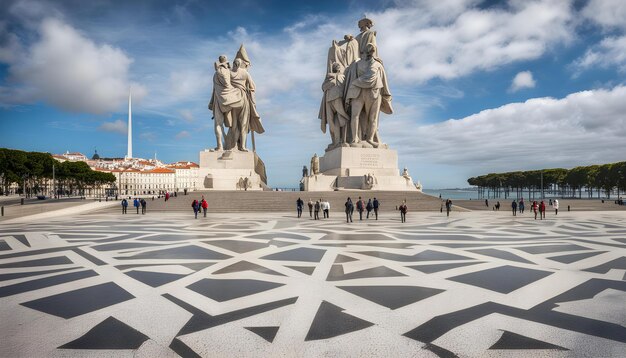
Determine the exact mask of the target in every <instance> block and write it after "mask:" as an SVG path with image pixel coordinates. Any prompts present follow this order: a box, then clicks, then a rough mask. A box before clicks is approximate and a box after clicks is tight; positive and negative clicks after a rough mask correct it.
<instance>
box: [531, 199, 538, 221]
mask: <svg viewBox="0 0 626 358" xmlns="http://www.w3.org/2000/svg"><path fill="white" fill-rule="evenodd" d="M531 209H532V210H533V212H534V213H535V220H537V210H538V209H539V206H538V205H537V202H536V201H533V205H532V206H531Z"/></svg>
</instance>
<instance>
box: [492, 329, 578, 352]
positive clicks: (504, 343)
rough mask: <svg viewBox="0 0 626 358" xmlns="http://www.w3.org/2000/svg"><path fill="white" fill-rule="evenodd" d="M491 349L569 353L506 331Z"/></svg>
mask: <svg viewBox="0 0 626 358" xmlns="http://www.w3.org/2000/svg"><path fill="white" fill-rule="evenodd" d="M489 349H556V350H560V351H567V350H568V349H567V348H563V347H561V346H557V345H556V344H552V343H547V342H544V341H540V340H538V339H534V338H530V337H526V336H522V335H521V334H517V333H513V332H509V331H504V332H503V333H502V336H500V339H498V341H497V342H496V343H494V344H493V345H492V346H491V347H489Z"/></svg>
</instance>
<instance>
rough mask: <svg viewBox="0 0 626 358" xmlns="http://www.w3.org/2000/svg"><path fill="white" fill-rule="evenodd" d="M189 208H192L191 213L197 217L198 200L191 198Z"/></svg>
mask: <svg viewBox="0 0 626 358" xmlns="http://www.w3.org/2000/svg"><path fill="white" fill-rule="evenodd" d="M191 208H192V209H193V215H194V216H195V218H196V219H197V218H198V211H200V204H199V203H198V200H196V199H193V201H192V202H191Z"/></svg>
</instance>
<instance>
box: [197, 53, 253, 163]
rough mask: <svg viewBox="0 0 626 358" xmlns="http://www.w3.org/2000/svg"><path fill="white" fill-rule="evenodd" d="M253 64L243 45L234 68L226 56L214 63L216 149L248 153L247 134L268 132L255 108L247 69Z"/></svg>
mask: <svg viewBox="0 0 626 358" xmlns="http://www.w3.org/2000/svg"><path fill="white" fill-rule="evenodd" d="M250 65H251V63H250V59H249V58H248V54H247V52H246V49H245V48H244V47H243V45H241V47H240V48H239V51H238V52H237V55H236V56H235V60H234V61H233V65H232V68H231V65H230V63H229V62H228V59H227V58H226V56H224V55H222V56H220V57H219V59H218V61H217V62H215V74H214V75H213V93H212V95H211V100H210V102H209V110H211V111H213V120H214V128H215V139H216V142H217V147H216V148H215V150H216V151H222V150H233V149H238V150H240V151H243V152H247V151H248V150H247V148H246V140H247V136H248V133H249V132H250V131H252V132H257V133H259V134H260V133H263V132H265V129H263V124H262V123H261V117H260V116H259V113H258V112H257V110H256V100H255V96H254V92H255V90H256V87H255V85H254V81H253V80H252V76H250V73H248V70H247V69H248V68H249V67H250ZM225 127H226V128H228V133H225ZM253 145H254V134H253Z"/></svg>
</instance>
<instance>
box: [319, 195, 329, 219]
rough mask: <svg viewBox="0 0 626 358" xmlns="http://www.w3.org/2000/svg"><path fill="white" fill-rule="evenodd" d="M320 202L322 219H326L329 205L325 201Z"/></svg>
mask: <svg viewBox="0 0 626 358" xmlns="http://www.w3.org/2000/svg"><path fill="white" fill-rule="evenodd" d="M320 200H322V201H321V202H320V209H321V210H322V213H323V214H324V219H326V218H328V210H329V209H330V203H329V202H328V201H326V200H323V199H320Z"/></svg>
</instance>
